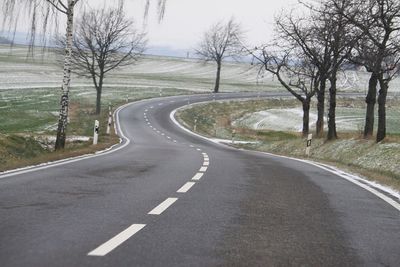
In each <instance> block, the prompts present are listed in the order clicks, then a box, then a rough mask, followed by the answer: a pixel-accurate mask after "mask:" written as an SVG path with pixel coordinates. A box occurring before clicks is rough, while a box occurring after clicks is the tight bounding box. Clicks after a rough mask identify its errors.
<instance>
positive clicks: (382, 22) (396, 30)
mask: <svg viewBox="0 0 400 267" xmlns="http://www.w3.org/2000/svg"><path fill="white" fill-rule="evenodd" d="M352 2H354V7H355V10H356V12H353V13H350V14H348V13H347V12H343V16H345V17H346V18H347V19H348V20H349V22H350V23H351V24H352V25H354V26H355V27H356V28H358V29H360V30H361V31H362V33H363V35H364V36H363V38H361V39H360V41H359V42H358V45H357V46H356V51H355V53H353V57H352V61H353V62H355V63H357V64H359V65H361V66H364V67H365V68H366V70H367V71H368V72H370V73H371V76H370V79H369V85H368V94H367V96H366V99H365V102H366V104H367V110H366V115H365V127H364V137H365V138H371V137H372V136H373V131H374V120H375V114H374V113H375V104H376V102H377V93H378V88H377V86H378V84H379V85H380V90H379V96H378V105H379V107H378V132H377V136H376V141H377V142H379V141H381V140H383V139H384V138H385V136H386V107H385V105H386V97H387V92H388V88H389V83H390V81H391V80H392V78H393V75H396V74H397V72H398V68H399V60H400V47H399V45H398V44H399V43H400V2H399V1H398V0H367V1H362V0H353V1H352Z"/></svg>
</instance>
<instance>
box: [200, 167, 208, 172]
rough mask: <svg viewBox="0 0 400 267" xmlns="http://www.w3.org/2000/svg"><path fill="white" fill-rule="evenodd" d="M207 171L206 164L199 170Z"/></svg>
mask: <svg viewBox="0 0 400 267" xmlns="http://www.w3.org/2000/svg"><path fill="white" fill-rule="evenodd" d="M205 171H207V167H205V166H203V167H201V168H200V170H199V172H205Z"/></svg>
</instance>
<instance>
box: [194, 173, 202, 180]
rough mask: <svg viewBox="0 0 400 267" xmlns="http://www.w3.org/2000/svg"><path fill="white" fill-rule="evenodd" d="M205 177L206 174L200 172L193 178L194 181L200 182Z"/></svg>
mask: <svg viewBox="0 0 400 267" xmlns="http://www.w3.org/2000/svg"><path fill="white" fill-rule="evenodd" d="M203 175H204V173H202V172H198V173H196V175H195V176H193V178H192V180H195V181H198V180H200V179H201V177H203Z"/></svg>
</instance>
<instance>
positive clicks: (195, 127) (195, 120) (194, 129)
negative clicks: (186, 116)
mask: <svg viewBox="0 0 400 267" xmlns="http://www.w3.org/2000/svg"><path fill="white" fill-rule="evenodd" d="M196 130H197V119H194V126H193V131H194V132H195V131H196Z"/></svg>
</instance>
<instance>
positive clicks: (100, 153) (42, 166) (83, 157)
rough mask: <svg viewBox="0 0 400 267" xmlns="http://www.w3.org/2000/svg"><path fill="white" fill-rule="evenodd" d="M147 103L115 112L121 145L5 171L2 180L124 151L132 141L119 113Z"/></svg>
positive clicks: (115, 124)
mask: <svg viewBox="0 0 400 267" xmlns="http://www.w3.org/2000/svg"><path fill="white" fill-rule="evenodd" d="M145 101H149V100H148V99H145V100H141V101H138V102H131V103H128V104H125V105H123V106H121V107H119V108H117V109H116V110H115V111H114V117H115V118H116V119H115V120H114V128H115V131H117V134H119V136H120V143H119V144H115V145H113V146H111V147H109V148H107V149H105V150H102V151H97V152H95V153H94V154H86V155H81V156H78V157H72V158H66V159H62V160H57V161H52V162H47V163H42V164H39V165H35V166H28V167H24V168H19V169H15V170H10V171H5V172H3V173H0V179H4V178H8V177H11V176H16V175H20V174H25V173H30V172H35V171H39V170H45V169H49V168H53V167H56V166H62V165H65V164H69V163H74V162H78V161H81V160H86V159H92V158H96V157H99V156H105V155H108V154H111V153H114V152H116V151H119V150H121V149H123V148H124V147H126V146H128V145H129V144H130V142H131V140H130V139H128V138H127V137H126V136H125V134H124V133H123V131H122V130H121V124H120V122H119V112H120V111H121V110H123V109H124V108H126V107H127V106H129V105H132V104H135V103H140V102H145ZM124 141H125V143H123V142H124ZM122 143H123V144H122ZM121 144H122V145H121Z"/></svg>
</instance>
